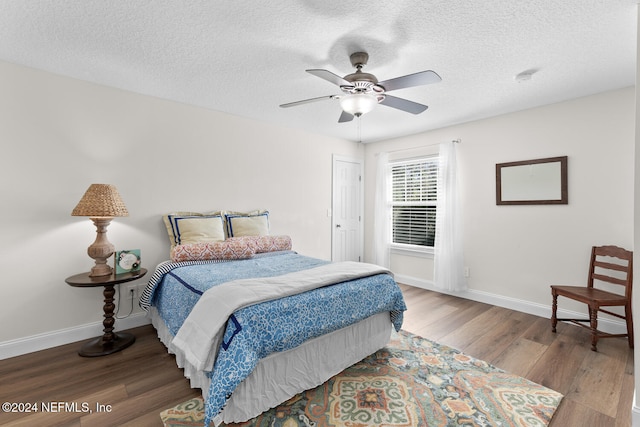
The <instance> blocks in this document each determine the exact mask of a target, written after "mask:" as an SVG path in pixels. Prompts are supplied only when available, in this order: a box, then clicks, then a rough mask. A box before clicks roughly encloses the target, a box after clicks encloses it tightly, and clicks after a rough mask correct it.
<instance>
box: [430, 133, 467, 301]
mask: <svg viewBox="0 0 640 427" xmlns="http://www.w3.org/2000/svg"><path fill="white" fill-rule="evenodd" d="M461 223H462V221H461V212H460V204H459V201H458V188H457V179H456V143H455V142H443V143H442V144H440V166H439V169H438V209H437V211H436V240H435V249H434V252H435V253H434V281H435V286H436V288H438V289H442V290H445V291H462V290H465V289H467V283H466V280H465V277H464V260H463V257H462V226H461Z"/></svg>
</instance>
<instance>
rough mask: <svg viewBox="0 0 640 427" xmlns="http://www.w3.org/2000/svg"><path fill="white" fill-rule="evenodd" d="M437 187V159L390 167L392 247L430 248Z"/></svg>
mask: <svg viewBox="0 0 640 427" xmlns="http://www.w3.org/2000/svg"><path fill="white" fill-rule="evenodd" d="M437 183H438V157H437V156H433V157H427V158H422V159H416V160H411V161H404V162H397V163H393V164H392V165H391V195H392V197H391V211H392V230H393V243H399V244H406V245H417V246H430V247H433V245H434V242H435V231H436V208H437V201H438V186H437Z"/></svg>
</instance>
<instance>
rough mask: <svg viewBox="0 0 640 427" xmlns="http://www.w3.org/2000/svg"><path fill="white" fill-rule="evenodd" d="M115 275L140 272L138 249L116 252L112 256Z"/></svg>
mask: <svg viewBox="0 0 640 427" xmlns="http://www.w3.org/2000/svg"><path fill="white" fill-rule="evenodd" d="M114 264H115V273H116V274H122V273H131V272H134V271H138V270H140V265H141V258H140V249H127V250H123V251H117V252H116V253H115V256H114Z"/></svg>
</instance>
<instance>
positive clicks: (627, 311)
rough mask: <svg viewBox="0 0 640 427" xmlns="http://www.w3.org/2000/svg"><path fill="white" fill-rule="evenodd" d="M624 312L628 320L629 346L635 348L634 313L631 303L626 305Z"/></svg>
mask: <svg viewBox="0 0 640 427" xmlns="http://www.w3.org/2000/svg"><path fill="white" fill-rule="evenodd" d="M624 313H625V318H626V321H627V335H628V338H629V348H633V315H632V314H631V304H627V305H625V307H624Z"/></svg>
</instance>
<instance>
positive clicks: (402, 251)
mask: <svg viewBox="0 0 640 427" xmlns="http://www.w3.org/2000/svg"><path fill="white" fill-rule="evenodd" d="M390 251H391V253H392V254H394V255H404V256H413V257H418V258H433V248H417V247H411V246H401V245H391V246H390Z"/></svg>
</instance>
